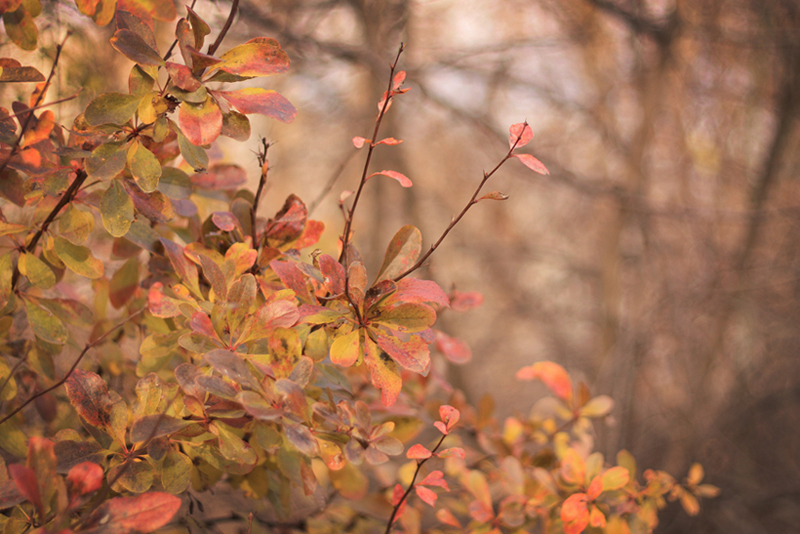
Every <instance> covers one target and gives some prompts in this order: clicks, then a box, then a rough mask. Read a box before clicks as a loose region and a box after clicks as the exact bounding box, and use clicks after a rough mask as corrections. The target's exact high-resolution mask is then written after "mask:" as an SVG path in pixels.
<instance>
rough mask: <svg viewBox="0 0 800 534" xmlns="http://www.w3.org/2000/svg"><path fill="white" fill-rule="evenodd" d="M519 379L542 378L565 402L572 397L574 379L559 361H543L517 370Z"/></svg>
mask: <svg viewBox="0 0 800 534" xmlns="http://www.w3.org/2000/svg"><path fill="white" fill-rule="evenodd" d="M516 378H517V380H526V381H530V380H541V381H542V382H544V385H545V386H547V387H548V388H550V390H551V391H552V392H553V393H555V394H556V396H557V397H559V398H560V399H562V400H563V401H565V402H569V401H570V400H571V399H572V379H571V378H570V377H569V374H567V371H566V370H565V369H564V368H563V367H561V366H560V365H558V364H557V363H553V362H548V361H543V362H536V363H535V364H533V365H529V366H527V367H523V368H522V369H520V370H519V371H517V375H516Z"/></svg>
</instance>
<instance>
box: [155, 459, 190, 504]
mask: <svg viewBox="0 0 800 534" xmlns="http://www.w3.org/2000/svg"><path fill="white" fill-rule="evenodd" d="M191 472H192V461H191V460H190V459H189V457H188V456H186V455H185V454H183V453H181V452H178V451H176V450H175V449H171V450H170V451H169V452H168V453H167V455H166V456H164V462H163V464H162V466H161V485H163V486H164V489H165V490H167V491H168V492H170V493H172V494H173V495H179V494H181V493H183V492H184V491H186V488H187V487H188V485H189V475H190V474H191Z"/></svg>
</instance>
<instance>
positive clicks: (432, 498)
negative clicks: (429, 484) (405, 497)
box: [414, 486, 438, 506]
mask: <svg viewBox="0 0 800 534" xmlns="http://www.w3.org/2000/svg"><path fill="white" fill-rule="evenodd" d="M414 491H416V492H417V495H419V498H420V499H422V500H423V501H425V502H426V503H428V504H430V505H431V506H435V505H436V499H437V498H438V495H436V494H435V493H434V492H433V490H429V489H428V488H425V487H423V486H416V487H415V488H414Z"/></svg>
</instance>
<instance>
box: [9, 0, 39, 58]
mask: <svg viewBox="0 0 800 534" xmlns="http://www.w3.org/2000/svg"><path fill="white" fill-rule="evenodd" d="M3 23H4V24H5V27H6V35H8V38H9V39H11V40H12V41H13V42H14V44H16V45H17V46H18V47H20V48H21V49H23V50H27V51H32V50H36V44H37V42H38V40H39V29H38V28H37V27H36V23H35V22H34V21H33V17H32V16H31V14H30V13H28V10H27V9H25V6H24V5H20V6H19V7H18V8H17V9H16V10H15V11H11V12H8V11H7V12H5V13H3Z"/></svg>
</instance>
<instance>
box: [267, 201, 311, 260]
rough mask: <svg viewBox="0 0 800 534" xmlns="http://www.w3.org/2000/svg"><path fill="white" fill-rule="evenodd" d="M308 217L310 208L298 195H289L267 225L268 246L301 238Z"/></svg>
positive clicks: (278, 245) (279, 244) (275, 245)
mask: <svg viewBox="0 0 800 534" xmlns="http://www.w3.org/2000/svg"><path fill="white" fill-rule="evenodd" d="M307 219H308V209H307V208H306V205H305V203H303V201H302V200H300V198H299V197H298V196H297V195H289V196H288V197H287V198H286V201H285V202H284V203H283V207H282V208H281V210H280V211H279V212H278V213H276V214H275V218H274V219H272V220H271V221H270V222H269V224H268V225H267V229H266V234H267V246H270V247H275V248H278V247H281V246H283V245H285V244H287V243H290V242H292V241H294V240H295V239H299V238H300V236H301V235H302V234H303V230H304V229H305V226H306V222H307Z"/></svg>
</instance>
